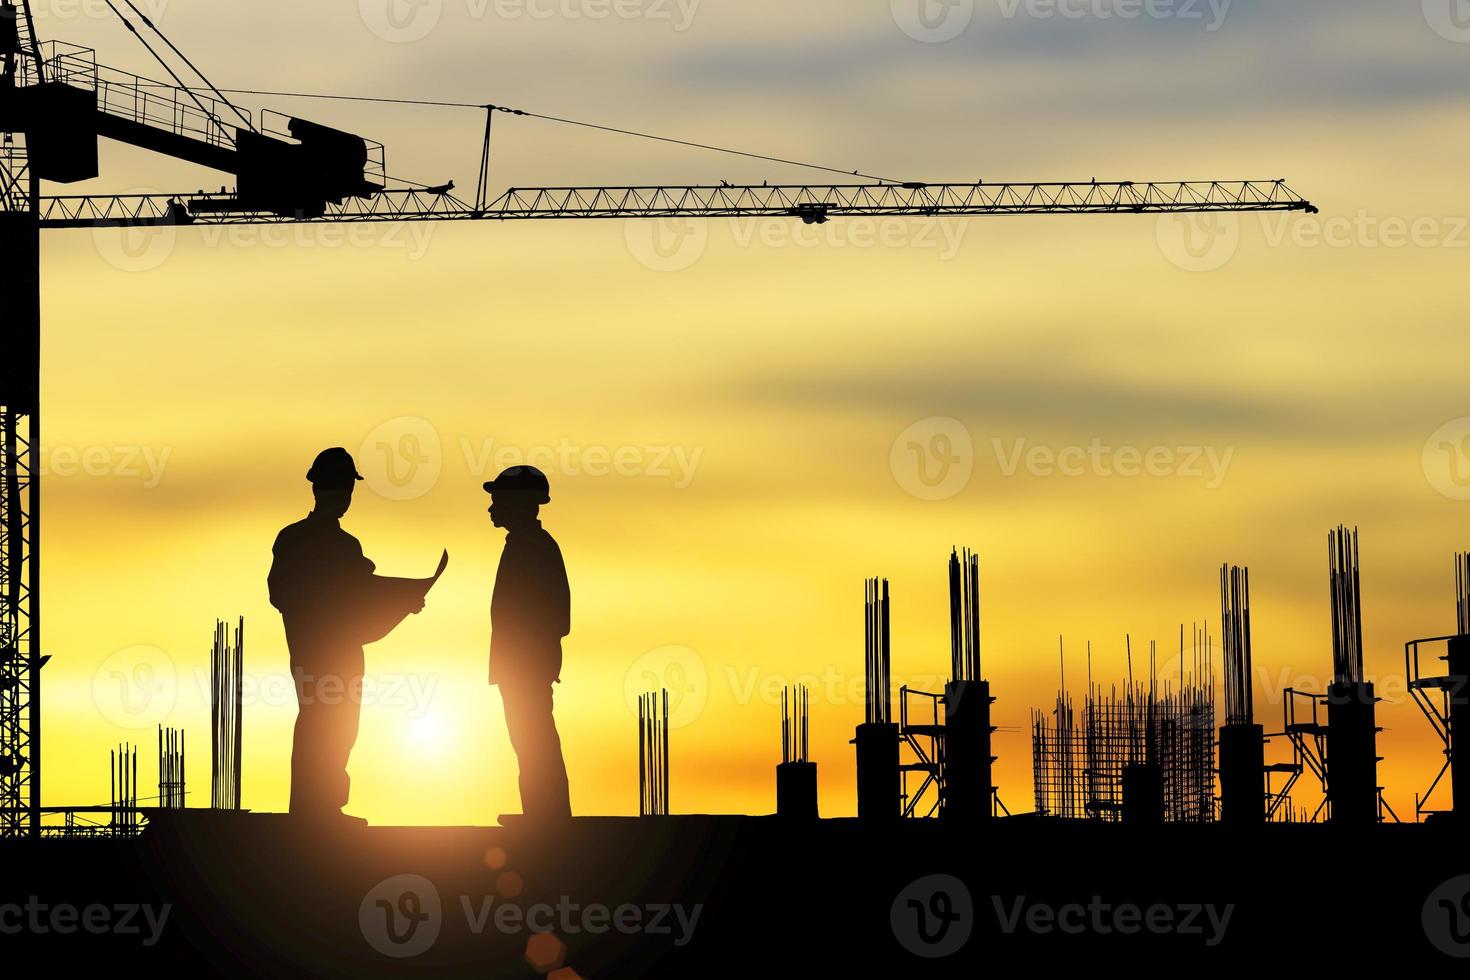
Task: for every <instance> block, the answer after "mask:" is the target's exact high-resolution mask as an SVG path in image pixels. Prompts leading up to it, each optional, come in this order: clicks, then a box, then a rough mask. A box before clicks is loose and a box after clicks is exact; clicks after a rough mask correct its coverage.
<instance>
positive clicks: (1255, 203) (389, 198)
mask: <svg viewBox="0 0 1470 980" xmlns="http://www.w3.org/2000/svg"><path fill="white" fill-rule="evenodd" d="M107 3H108V6H109V7H110V8H111V9H112V11H113V12H114V13H116V14H117V16H118V17H119V19H120V20H121V21H122V22H123V24H124V25H125V26H126V27H127V28H128V30H129V31H130V32H132V33H133V34H134V35H136V36H137V37H138V39H139V40H140V41H141V42H142V43H143V45H144V46H145V47H146V48H147V49H148V51H149V52H150V53H151V54H153V56H154V57H155V58H157V59H158V61H159V62H160V64H162V65H163V67H164V68H165V70H166V71H167V72H168V74H169V76H170V78H171V79H172V81H171V82H158V81H154V80H151V79H147V78H143V77H142V76H138V75H133V74H130V73H127V72H122V71H118V70H116V69H112V68H107V67H105V66H102V65H99V64H97V62H96V58H95V54H94V52H93V51H91V50H90V49H87V48H83V47H79V46H76V45H70V44H66V43H63V42H57V41H46V42H42V41H40V40H38V39H37V37H36V34H35V29H34V22H33V19H32V15H31V6H32V5H31V0H0V137H3V143H0V262H3V268H4V280H3V282H0V311H3V330H4V345H5V357H4V364H3V368H0V837H20V836H28V835H29V836H35V835H39V833H40V824H41V820H40V814H41V804H40V800H41V713H40V705H41V668H42V666H43V665H44V664H45V663H46V661H47V659H48V658H47V657H46V656H45V655H44V654H43V652H42V650H43V648H42V646H41V636H42V634H41V619H40V613H41V603H40V597H41V581H40V571H41V566H40V553H41V552H40V528H41V494H40V490H41V487H40V479H39V473H38V472H37V470H36V458H37V455H38V449H39V447H40V435H41V415H40V336H41V335H40V327H41V317H40V254H41V253H40V243H41V232H42V230H49V229H65V228H100V227H111V226H153V225H196V224H197V225H220V224H270V223H280V222H354V221H454V220H473V221H482V220H483V221H512V220H533V219H536V220H540V219H572V218H583V219H597V218H625V219H628V218H674V217H678V218H695V219H697V218H719V217H777V218H790V219H791V220H798V221H802V222H805V223H808V224H820V223H823V222H826V221H829V220H833V219H840V218H844V217H849V216H854V215H876V216H899V217H901V216H936V215H944V216H981V215H1004V214H1177V213H1191V212H1241V211H1252V212H1261V211H1308V212H1312V211H1315V210H1316V209H1315V208H1314V207H1313V206H1312V205H1311V204H1310V203H1309V202H1308V201H1306V200H1304V199H1301V198H1299V197H1298V196H1297V195H1296V194H1294V193H1293V192H1292V191H1291V190H1290V189H1289V188H1288V187H1287V186H1286V184H1285V182H1284V181H1281V180H1241V181H1228V182H1226V181H1173V182H1162V183H1160V182H1152V183H1142V182H1134V181H1112V182H1098V181H1095V180H1092V181H1087V182H1076V183H1069V182H1056V183H983V182H974V183H924V182H917V181H894V180H887V179H883V178H871V177H865V180H866V182H860V181H855V180H853V179H851V178H853V177H864V175H861V174H847V173H845V172H844V179H843V180H842V182H838V183H831V182H829V183H804V184H779V185H766V184H762V185H761V186H758V187H757V186H744V185H732V184H729V183H727V182H725V181H719V182H716V183H713V184H689V185H683V186H629V187H600V186H588V187H512V188H509V189H506V190H504V191H503V192H501V193H499V194H498V195H491V193H490V192H489V161H490V132H491V124H492V122H493V121H494V119H495V118H496V116H497V115H498V114H502V113H516V114H520V115H527V114H528V113H525V112H521V111H519V110H512V109H506V108H504V107H499V106H493V105H484V106H480V107H479V108H482V109H484V110H485V139H484V144H483V147H482V155H481V161H480V172H479V178H478V181H477V182H476V186H475V193H474V197H473V199H472V200H468V201H467V200H464V199H462V198H460V197H458V196H456V195H455V194H454V193H453V189H454V185H453V183H452V182H450V183H447V184H443V185H439V186H426V185H422V184H413V183H411V182H407V181H402V180H395V179H392V178H389V177H388V175H387V170H386V167H385V164H384V158H383V147H382V145H381V144H378V143H374V142H372V141H369V140H367V139H364V138H363V137H360V136H356V135H354V134H351V133H347V132H343V131H341V130H338V129H333V128H331V127H328V126H324V125H321V124H319V123H315V122H312V121H309V120H306V119H302V118H299V117H287V116H284V115H280V114H276V113H272V112H269V111H261V112H259V113H256V114H255V115H252V114H251V113H249V112H248V111H246V110H244V109H241V108H239V107H238V106H236V105H235V104H234V103H233V102H232V101H231V100H230V99H229V98H228V97H227V96H226V94H225V93H224V92H222V91H221V90H219V89H217V88H215V87H214V86H213V84H211V83H209V81H208V79H207V78H205V76H204V75H203V74H202V73H200V72H199V71H198V69H196V68H195V67H194V65H193V63H192V62H190V61H189V60H188V58H187V57H185V56H184V54H183V53H182V52H181V51H179V50H178V48H176V47H174V45H173V44H172V42H170V41H168V39H167V38H166V37H165V36H164V35H163V34H162V32H161V31H159V30H158V29H157V27H156V26H155V25H153V24H152V23H151V22H150V21H149V20H148V18H147V17H146V16H144V14H143V13H142V12H141V11H139V10H138V8H137V7H136V6H135V5H134V4H133V3H132V2H131V0H117V3H114V2H113V0H107ZM120 6H126V7H127V8H128V9H129V10H130V11H131V13H132V15H133V17H132V19H129V18H128V16H127V15H126V13H124V12H122V11H121V10H120V9H119V8H120ZM150 38H151V39H152V40H151V41H150ZM155 45H160V46H166V48H167V49H168V50H169V51H170V52H171V53H172V55H173V56H174V58H173V59H169V58H166V57H164V56H162V55H161V54H160V52H159V50H158V48H157V47H155ZM175 63H182V66H185V67H184V68H183V70H184V71H186V72H188V73H191V74H193V75H195V76H197V77H198V79H199V81H200V82H202V83H203V84H202V85H190V84H187V83H186V82H185V80H184V78H183V77H181V75H180V74H179V71H176V70H175V68H174V64H175ZM543 118H551V117H543ZM558 121H560V122H567V121H568V120H558ZM634 135H646V134H634ZM101 138H106V139H109V140H113V141H116V142H119V143H124V144H128V145H131V146H134V147H138V148H141V149H144V150H147V151H151V152H153V153H157V154H160V155H162V156H165V157H170V158H172V159H176V160H181V161H186V162H188V163H192V164H195V165H198V166H200V167H203V168H206V169H207V170H211V171H216V172H219V173H223V174H225V175H227V177H231V178H233V179H234V186H233V187H232V188H229V189H223V190H221V191H220V192H217V193H203V192H198V193H179V194H103V195H97V194H88V195H73V196H66V195H61V196H51V195H43V194H42V193H41V189H42V185H43V182H48V183H59V184H68V183H74V182H78V181H83V180H89V179H91V178H94V177H97V176H98V174H99V164H98V152H97V148H98V141H99V139H101ZM674 142H679V141H674ZM710 149H716V148H713V147H710ZM746 155H747V156H749V155H752V154H746ZM767 159H772V158H767ZM782 162H791V161H782ZM818 169H829V168H818Z"/></svg>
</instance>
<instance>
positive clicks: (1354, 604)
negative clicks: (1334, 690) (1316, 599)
mask: <svg viewBox="0 0 1470 980" xmlns="http://www.w3.org/2000/svg"><path fill="white" fill-rule="evenodd" d="M1327 561H1328V572H1329V579H1328V580H1329V585H1330V589H1331V596H1332V673H1333V678H1334V679H1335V680H1336V682H1337V683H1339V684H1358V683H1361V682H1362V680H1363V606H1362V599H1361V595H1360V584H1361V583H1360V580H1359V574H1358V530H1357V528H1354V529H1353V530H1352V531H1348V529H1347V528H1345V527H1342V526H1341V525H1339V526H1338V528H1337V529H1336V530H1334V531H1330V532H1328V535H1327Z"/></svg>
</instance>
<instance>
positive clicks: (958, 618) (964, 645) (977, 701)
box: [941, 549, 995, 823]
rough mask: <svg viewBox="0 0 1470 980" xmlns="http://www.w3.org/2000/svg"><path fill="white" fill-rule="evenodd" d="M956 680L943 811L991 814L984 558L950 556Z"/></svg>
mask: <svg viewBox="0 0 1470 980" xmlns="http://www.w3.org/2000/svg"><path fill="white" fill-rule="evenodd" d="M949 636H950V640H949V647H950V681H949V683H948V684H946V685H945V688H944V745H943V751H942V759H943V764H942V777H941V778H942V787H943V799H944V805H943V813H944V816H945V817H946V818H947V819H951V820H958V821H963V822H966V823H969V822H973V821H977V820H979V821H983V820H989V819H990V816H991V814H992V812H993V811H994V803H993V798H994V795H995V788H994V783H993V781H992V777H991V767H992V764H993V763H994V762H995V757H994V756H992V755H991V754H990V752H991V749H990V736H991V733H992V732H994V731H995V729H994V727H993V726H992V725H991V724H990V706H991V704H993V703H994V701H995V699H994V698H992V697H991V696H990V684H989V682H987V681H985V680H983V679H982V678H981V674H980V559H979V557H978V556H976V555H974V554H972V553H971V552H970V551H969V550H968V549H966V551H965V553H964V557H963V560H962V559H961V556H960V554H959V553H958V552H957V551H952V552H951V553H950V556H949Z"/></svg>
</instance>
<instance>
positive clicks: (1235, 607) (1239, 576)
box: [1220, 564, 1255, 725]
mask: <svg viewBox="0 0 1470 980" xmlns="http://www.w3.org/2000/svg"><path fill="white" fill-rule="evenodd" d="M1220 621H1221V635H1222V636H1223V638H1224V648H1225V724H1227V725H1249V724H1251V723H1252V722H1253V721H1254V719H1255V704H1254V699H1253V696H1252V690H1251V682H1252V677H1253V676H1254V675H1253V674H1252V668H1251V596H1250V572H1249V570H1247V569H1245V568H1241V567H1239V566H1234V565H1228V564H1227V565H1223V566H1221V568H1220Z"/></svg>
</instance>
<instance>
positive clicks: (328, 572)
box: [267, 448, 427, 824]
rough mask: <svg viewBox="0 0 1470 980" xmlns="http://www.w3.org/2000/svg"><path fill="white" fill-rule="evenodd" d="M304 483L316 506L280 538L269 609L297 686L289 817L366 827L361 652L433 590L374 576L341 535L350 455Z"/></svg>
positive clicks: (320, 465)
mask: <svg viewBox="0 0 1470 980" xmlns="http://www.w3.org/2000/svg"><path fill="white" fill-rule="evenodd" d="M306 479H307V480H308V481H310V483H311V490H312V494H313V496H314V497H315V498H316V506H315V507H314V508H313V509H312V511H311V513H310V514H308V515H306V518H305V519H304V520H300V521H297V522H296V523H295V524H292V525H290V526H289V527H287V528H285V529H283V530H282V531H281V533H280V534H279V535H277V536H276V543H275V546H274V547H273V548H272V549H271V551H272V553H273V555H274V560H273V561H272V562H271V570H270V577H269V579H268V580H267V581H268V583H269V586H270V598H271V605H273V606H275V607H276V608H277V609H279V610H280V611H281V619H282V620H283V621H284V622H285V626H286V645H287V646H288V647H289V648H290V651H291V676H292V678H293V679H294V680H295V682H296V702H297V714H296V731H295V735H294V737H293V738H292V740H291V813H292V814H293V815H299V816H304V817H309V818H314V819H320V818H336V819H337V820H342V819H344V818H345V819H346V820H349V821H352V822H356V823H359V824H361V823H366V822H367V821H365V820H363V819H362V818H361V817H349V816H347V815H346V814H343V813H342V807H344V806H345V805H346V804H347V796H348V790H349V787H350V785H351V780H350V779H349V778H348V775H347V760H348V758H349V757H350V756H351V755H352V746H353V743H355V742H356V741H357V727H358V718H359V715H360V713H361V705H362V673H363V652H362V646H363V644H364V643H372V642H373V641H375V640H380V639H382V638H383V637H385V636H387V635H388V633H389V632H391V631H392V629H393V627H395V626H397V625H398V624H399V623H400V622H402V620H403V618H404V617H405V616H407V615H408V614H409V613H416V612H418V611H419V610H421V609H423V608H424V592H425V591H426V589H427V585H426V584H425V583H424V582H423V581H420V582H417V583H415V582H413V581H412V580H408V579H390V578H383V577H380V576H377V575H375V574H373V573H374V571H375V570H376V566H374V564H373V563H372V562H371V561H369V560H368V559H367V558H366V557H364V556H363V553H362V545H361V544H359V543H358V540H357V539H356V538H354V537H353V536H352V535H350V534H348V533H347V532H346V531H344V530H342V526H341V525H340V524H339V523H338V520H339V519H340V518H341V517H342V515H343V514H346V513H347V508H349V507H350V506H352V491H353V488H354V487H355V486H356V485H357V481H358V480H361V479H362V476H361V475H360V474H359V473H358V472H357V466H356V464H354V463H353V461H352V456H351V455H349V454H348V452H347V450H345V449H341V448H335V449H324V450H322V452H321V453H320V454H319V455H318V456H317V458H316V461H315V462H313V463H312V464H311V469H310V470H309V471H308V472H307V474H306Z"/></svg>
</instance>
